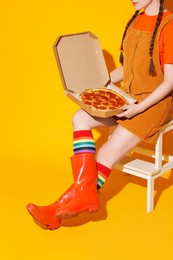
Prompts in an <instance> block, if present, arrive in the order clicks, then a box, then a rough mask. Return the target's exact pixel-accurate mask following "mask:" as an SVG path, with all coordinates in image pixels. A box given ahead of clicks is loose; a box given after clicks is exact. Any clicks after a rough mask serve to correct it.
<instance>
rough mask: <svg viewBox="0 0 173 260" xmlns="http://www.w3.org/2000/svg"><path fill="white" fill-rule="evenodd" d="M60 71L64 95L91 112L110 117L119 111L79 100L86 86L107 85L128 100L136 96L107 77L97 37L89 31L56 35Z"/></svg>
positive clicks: (98, 86) (56, 53) (54, 46)
mask: <svg viewBox="0 0 173 260" xmlns="http://www.w3.org/2000/svg"><path fill="white" fill-rule="evenodd" d="M53 49H54V53H55V57H56V61H57V64H58V68H59V73H60V76H61V80H62V83H63V87H64V90H65V93H66V95H67V96H68V97H69V98H71V99H72V100H73V101H74V102H75V103H76V104H78V105H79V106H80V107H81V108H83V109H84V110H85V111H87V112H88V113H90V114H91V115H93V116H99V117H110V116H113V115H117V114H118V113H120V112H121V110H120V109H116V110H95V109H93V108H91V107H89V106H87V105H85V104H84V103H83V102H82V101H81V100H79V94H80V93H82V92H83V91H85V90H86V89H93V88H104V87H106V88H110V89H112V90H115V91H116V92H117V93H119V94H120V95H122V96H124V98H125V99H126V100H127V101H128V103H129V104H131V103H134V102H135V100H134V99H133V98H132V97H130V96H129V95H127V94H126V93H125V92H124V91H122V90H121V89H120V88H118V87H116V86H114V85H112V84H108V82H109V81H110V78H109V73H108V70H107V67H106V63H105V59H104V56H103V52H102V49H101V46H100V42H99V40H98V38H97V37H96V36H95V35H94V34H93V33H91V32H83V33H78V34H70V35H63V36H59V37H58V38H57V40H56V42H55V44H54V45H53Z"/></svg>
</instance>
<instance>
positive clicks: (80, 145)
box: [73, 130, 95, 154]
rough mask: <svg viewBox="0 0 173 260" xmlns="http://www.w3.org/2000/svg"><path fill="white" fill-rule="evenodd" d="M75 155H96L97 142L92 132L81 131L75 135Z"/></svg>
mask: <svg viewBox="0 0 173 260" xmlns="http://www.w3.org/2000/svg"><path fill="white" fill-rule="evenodd" d="M73 151H74V154H80V153H93V154H94V153H95V142H94V139H93V135H92V132H91V131H90V130H79V131H75V132H74V133H73Z"/></svg>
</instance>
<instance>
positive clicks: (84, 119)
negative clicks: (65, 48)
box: [72, 109, 141, 169]
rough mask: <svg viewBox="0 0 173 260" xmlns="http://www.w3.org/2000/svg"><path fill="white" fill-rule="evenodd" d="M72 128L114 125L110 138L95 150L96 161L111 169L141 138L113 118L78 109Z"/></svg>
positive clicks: (83, 128) (88, 128)
mask: <svg viewBox="0 0 173 260" xmlns="http://www.w3.org/2000/svg"><path fill="white" fill-rule="evenodd" d="M72 124H73V130H74V131H78V130H92V129H93V128H97V127H102V126H116V128H115V130H114V131H113V133H112V134H111V136H110V138H109V139H108V140H107V142H106V143H104V145H103V146H102V147H101V148H100V149H99V151H98V152H97V158H96V161H98V162H99V163H101V164H103V165H105V166H107V167H108V168H110V169H112V168H113V166H114V164H116V163H117V162H119V160H120V159H121V158H122V157H124V156H125V155H126V153H127V152H128V151H130V150H131V149H132V148H133V147H135V146H136V145H138V144H139V143H140V142H141V140H140V138H139V137H138V136H136V135H134V134H133V133H131V132H129V131H128V130H126V129H125V128H123V127H122V126H120V125H117V124H116V121H115V119H114V118H112V117H109V118H98V117H93V116H91V115H89V114H88V113H86V112H85V111H84V110H82V109H80V110H78V111H77V112H76V113H75V114H74V116H73V119H72Z"/></svg>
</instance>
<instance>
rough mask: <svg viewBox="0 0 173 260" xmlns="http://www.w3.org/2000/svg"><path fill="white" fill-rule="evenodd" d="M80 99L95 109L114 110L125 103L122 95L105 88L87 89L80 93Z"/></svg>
mask: <svg viewBox="0 0 173 260" xmlns="http://www.w3.org/2000/svg"><path fill="white" fill-rule="evenodd" d="M80 100H82V102H83V103H84V104H85V105H87V106H89V107H92V108H93V109H97V110H115V109H117V108H120V107H122V106H123V105H125V104H127V101H126V99H125V98H124V97H123V96H121V95H120V94H118V93H117V92H115V91H113V90H111V89H107V88H96V89H87V90H85V91H84V92H82V93H81V94H80Z"/></svg>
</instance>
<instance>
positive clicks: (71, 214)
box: [56, 205, 100, 219]
mask: <svg viewBox="0 0 173 260" xmlns="http://www.w3.org/2000/svg"><path fill="white" fill-rule="evenodd" d="M99 208H100V206H98V205H97V206H92V207H85V208H82V209H80V210H77V211H75V212H59V213H57V214H56V216H57V217H58V218H61V219H62V218H63V219H67V218H74V217H76V216H77V215H78V214H80V213H83V212H85V211H87V212H88V213H94V212H97V211H98V210H99Z"/></svg>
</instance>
